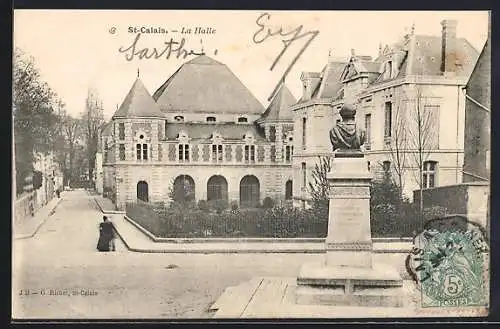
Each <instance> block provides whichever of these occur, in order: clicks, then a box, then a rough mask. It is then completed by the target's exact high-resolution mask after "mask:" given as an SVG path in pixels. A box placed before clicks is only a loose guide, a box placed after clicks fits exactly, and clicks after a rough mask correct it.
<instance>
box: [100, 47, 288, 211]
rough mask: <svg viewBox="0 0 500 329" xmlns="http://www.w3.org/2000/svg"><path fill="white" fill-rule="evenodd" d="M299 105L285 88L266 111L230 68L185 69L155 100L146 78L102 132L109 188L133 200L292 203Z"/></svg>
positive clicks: (195, 63)
mask: <svg viewBox="0 0 500 329" xmlns="http://www.w3.org/2000/svg"><path fill="white" fill-rule="evenodd" d="M294 103H296V100H295V99H294V97H293V95H292V94H291V93H290V91H289V90H288V88H287V87H286V86H285V85H284V84H283V85H281V87H280V88H279V90H278V91H277V92H276V93H275V95H274V98H273V99H272V101H271V103H270V104H269V106H268V108H267V109H265V108H264V107H263V106H262V104H261V103H260V102H259V101H258V100H257V99H256V98H255V97H254V96H253V95H252V93H251V92H250V91H249V90H248V89H247V88H246V87H245V86H244V85H243V83H242V82H241V81H240V80H239V79H238V78H237V77H236V76H235V75H234V74H233V72H232V71H231V70H230V69H229V68H228V67H227V66H226V65H224V64H222V63H220V62H217V61H215V60H213V59H211V58H209V57H207V56H205V55H202V56H199V57H196V58H194V59H192V60H190V61H188V62H186V63H184V64H183V65H182V66H181V67H180V68H179V69H178V70H177V71H176V72H175V73H174V74H173V75H172V76H171V77H170V78H168V79H167V80H166V82H165V83H164V84H163V85H162V86H161V87H160V88H159V89H158V90H156V92H155V93H154V94H153V95H152V96H151V94H149V92H148V91H147V89H146V88H145V86H144V85H143V83H142V82H141V80H140V78H139V76H138V77H137V80H136V81H135V82H134V84H133V86H132V88H131V90H130V91H129V93H128V95H127V96H126V97H125V99H124V101H123V103H122V105H121V106H120V108H119V109H118V110H117V111H116V113H115V114H114V115H113V117H112V119H111V121H110V122H109V123H108V124H107V125H106V126H105V127H104V129H103V131H102V136H101V137H102V138H101V145H100V151H101V152H102V172H103V190H104V191H106V192H107V193H112V194H114V196H115V198H116V204H117V206H118V208H123V207H124V206H125V204H126V203H127V202H136V201H137V200H142V201H146V202H167V203H168V202H169V201H170V200H171V198H170V197H171V196H173V198H174V199H179V200H186V199H191V200H196V201H198V200H207V201H209V202H211V201H217V200H223V201H226V202H228V203H231V202H236V203H238V204H239V206H240V207H255V206H258V205H259V204H261V203H262V201H263V199H264V198H265V197H271V198H273V199H274V200H275V201H277V202H280V201H281V202H284V201H286V200H287V199H290V200H291V198H292V188H293V187H292V154H293V152H294V150H293V117H292V112H291V111H290V106H291V105H293V104H294Z"/></svg>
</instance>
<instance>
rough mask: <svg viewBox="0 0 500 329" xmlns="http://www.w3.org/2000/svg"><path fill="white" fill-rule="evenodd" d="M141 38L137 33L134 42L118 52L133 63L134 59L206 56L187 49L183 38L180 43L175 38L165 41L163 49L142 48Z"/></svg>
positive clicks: (202, 52) (203, 53)
mask: <svg viewBox="0 0 500 329" xmlns="http://www.w3.org/2000/svg"><path fill="white" fill-rule="evenodd" d="M140 38H141V33H137V34H136V36H135V38H134V41H133V42H132V44H131V45H130V46H128V47H127V48H125V47H120V48H119V49H118V51H119V52H120V53H123V54H125V59H126V60H127V61H132V60H133V59H134V58H136V57H137V58H139V59H158V58H160V57H164V58H165V59H169V58H170V56H172V55H173V56H175V57H176V58H186V57H188V56H190V55H205V52H204V51H203V50H201V51H199V52H198V51H194V50H192V49H190V50H187V49H185V48H184V47H185V44H186V39H185V38H182V39H180V41H174V39H173V38H170V40H169V41H165V42H164V43H163V47H161V48H156V47H154V48H151V49H150V48H147V47H144V48H141V47H140V46H139V40H140Z"/></svg>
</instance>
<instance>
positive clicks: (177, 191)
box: [174, 175, 195, 202]
mask: <svg viewBox="0 0 500 329" xmlns="http://www.w3.org/2000/svg"><path fill="white" fill-rule="evenodd" d="M194 199H195V184H194V180H193V178H192V177H191V176H189V175H180V176H177V178H176V179H175V181H174V201H177V202H186V201H193V200H194Z"/></svg>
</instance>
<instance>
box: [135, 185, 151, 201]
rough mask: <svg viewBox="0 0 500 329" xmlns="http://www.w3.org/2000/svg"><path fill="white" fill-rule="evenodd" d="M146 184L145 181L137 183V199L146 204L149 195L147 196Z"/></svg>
mask: <svg viewBox="0 0 500 329" xmlns="http://www.w3.org/2000/svg"><path fill="white" fill-rule="evenodd" d="M148 193H149V192H148V183H146V182H145V181H143V180H141V181H140V182H138V183H137V199H138V200H141V201H144V202H148V201H149V194H148Z"/></svg>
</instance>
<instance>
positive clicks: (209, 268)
mask: <svg viewBox="0 0 500 329" xmlns="http://www.w3.org/2000/svg"><path fill="white" fill-rule="evenodd" d="M101 218H102V214H101V213H100V211H98V210H97V208H96V205H95V203H94V201H93V199H92V196H91V195H89V194H88V193H87V192H86V191H83V190H77V191H71V192H67V193H65V195H64V196H63V200H62V201H61V203H60V204H59V206H58V207H57V209H56V211H55V213H54V214H53V215H52V216H51V217H50V218H49V219H48V220H47V222H46V223H45V224H44V225H43V226H42V228H41V229H40V230H39V231H38V233H37V234H36V235H35V236H34V237H33V238H30V239H24V240H14V244H13V292H12V293H13V307H12V308H13V309H12V312H13V313H12V317H13V318H15V319H22V318H59V319H70V318H76V319H86V318H100V319H104V318H109V319H119V318H122V319H124V318H126V319H142V318H207V317H210V316H211V314H210V313H209V312H208V308H209V307H210V305H211V304H212V303H213V302H214V301H215V300H216V299H217V298H218V297H219V296H220V295H221V294H222V292H223V291H224V289H225V288H226V287H228V286H233V285H237V284H240V283H242V282H244V281H247V280H250V279H251V278H253V277H258V276H288V277H293V276H296V275H297V273H298V271H299V268H300V266H301V265H302V264H304V263H305V262H311V261H318V260H321V259H322V257H324V255H321V254H207V255H203V254H168V253H135V252H129V251H128V250H126V248H125V246H124V244H123V243H122V242H121V241H117V252H115V253H111V252H110V253H99V252H97V251H96V244H97V238H98V224H99V222H100V221H101ZM374 257H375V258H376V261H381V262H386V263H387V262H388V263H391V264H394V265H395V266H398V267H399V269H400V271H403V267H404V263H403V261H402V260H403V259H402V258H401V256H400V255H397V254H392V255H391V254H378V255H375V256H374ZM28 293H29V294H28ZM42 293H43V294H44V295H41V294H42ZM21 294H22V295H21Z"/></svg>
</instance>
